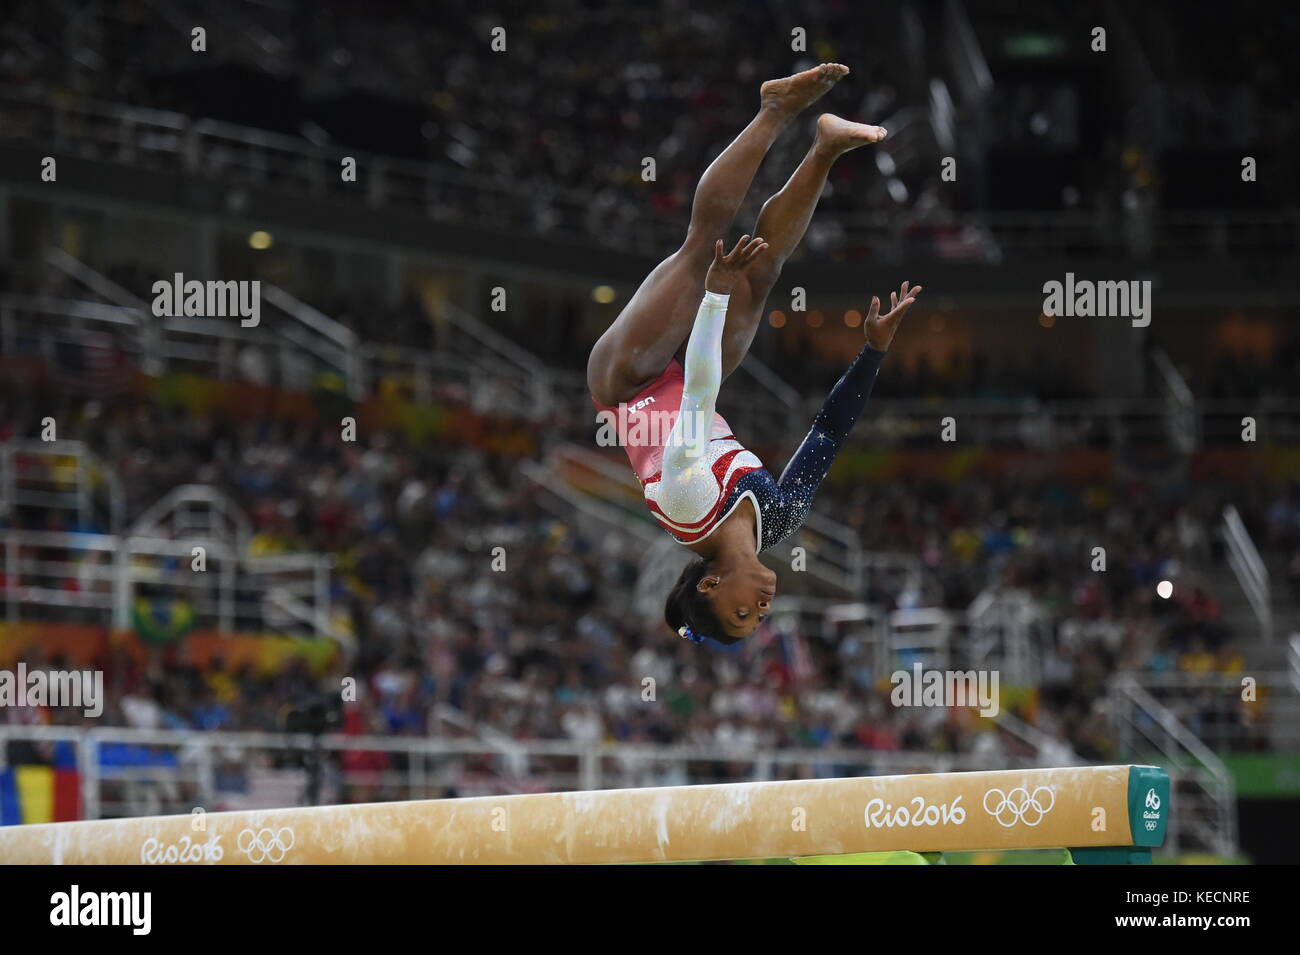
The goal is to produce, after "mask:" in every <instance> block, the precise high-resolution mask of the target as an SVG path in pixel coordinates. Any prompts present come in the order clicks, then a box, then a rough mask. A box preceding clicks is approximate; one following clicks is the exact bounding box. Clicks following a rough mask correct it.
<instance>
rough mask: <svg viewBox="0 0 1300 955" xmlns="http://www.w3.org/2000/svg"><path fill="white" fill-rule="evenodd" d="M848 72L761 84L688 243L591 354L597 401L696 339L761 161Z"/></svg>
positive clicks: (696, 207) (625, 392)
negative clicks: (723, 247) (717, 266)
mask: <svg viewBox="0 0 1300 955" xmlns="http://www.w3.org/2000/svg"><path fill="white" fill-rule="evenodd" d="M848 72H849V71H848V67H845V66H841V65H839V64H838V63H823V64H822V65H821V66H818V67H815V68H813V69H811V70H805V71H804V72H802V73H796V74H795V75H794V76H787V77H785V78H784V79H779V80H768V81H767V82H766V83H764V84H763V85H762V87H761V89H760V91H759V95H760V107H759V111H758V115H757V116H755V117H754V119H753V120H752V121H751V122H750V124H749V125H748V126H746V127H745V129H744V130H743V131H742V132H741V133H740V135H739V136H737V137H736V138H735V140H733V141H732V143H731V144H730V145H729V146H727V148H726V149H724V150H723V151H722V153H721V154H719V156H718V158H717V159H715V160H714V161H713V163H712V164H711V165H710V166H709V168H708V169H706V170H705V172H704V175H703V176H702V177H701V178H700V182H699V185H698V186H697V187H696V189H695V199H694V202H693V203H692V205H691V222H690V226H689V228H688V229H687V232H686V241H685V242H684V243H683V244H682V247H681V248H680V249H678V250H677V251H676V252H674V253H673V254H672V255H670V256H669V257H668V258H666V259H664V261H662V262H661V263H659V265H658V266H657V267H656V268H655V269H654V271H653V272H651V273H650V275H649V276H647V277H646V279H645V281H644V282H642V283H641V287H640V288H638V289H637V290H636V293H635V294H634V295H633V296H632V298H631V300H630V301H629V302H628V303H627V305H626V306H625V307H624V308H623V311H622V312H621V313H620V314H619V316H618V318H617V319H615V321H614V324H613V325H611V326H610V327H609V328H608V329H606V331H605V334H604V335H602V336H601V337H600V340H599V341H598V342H596V344H595V346H594V347H593V348H592V350H591V356H590V358H589V359H588V361H587V387H588V388H589V389H590V390H591V394H592V396H593V397H594V398H595V399H596V400H597V401H598V402H599V403H601V404H603V405H616V404H619V403H620V402H624V401H627V400H629V399H630V398H633V397H635V396H636V395H637V394H638V393H640V392H641V391H642V390H644V389H645V387H646V386H647V385H649V384H650V383H651V382H653V381H654V380H655V379H656V378H658V377H659V375H660V374H662V373H663V370H664V369H665V368H666V367H667V366H668V363H669V362H670V361H672V358H673V355H674V354H675V353H676V352H677V350H678V349H679V348H680V347H682V345H683V343H684V342H685V341H686V339H687V337H688V336H689V335H690V332H691V326H692V325H693V324H694V322H695V313H696V311H697V310H698V308H699V304H700V298H701V296H702V295H703V294H704V275H705V273H706V272H707V271H708V269H709V265H710V263H711V262H712V261H713V247H714V243H715V242H716V241H717V240H718V239H719V238H722V237H724V236H725V235H726V233H727V230H728V229H729V228H730V227H731V222H732V220H733V219H734V218H735V217H736V213H737V212H738V211H739V209H740V205H741V203H742V202H744V199H745V194H746V193H747V192H748V191H749V186H750V183H751V182H752V181H753V178H754V174H755V173H756V172H757V171H758V167H759V164H760V163H762V161H763V157H764V156H766V155H767V151H768V149H770V148H771V146H772V143H773V142H775V141H776V138H777V136H779V135H780V134H781V131H782V130H784V129H785V128H786V127H787V126H788V125H790V123H791V121H792V120H793V119H794V118H795V117H796V116H797V115H798V114H799V113H800V112H801V111H802V110H803V109H805V108H806V107H808V106H809V105H811V104H812V103H814V102H816V101H817V100H818V99H820V98H821V97H822V95H823V94H824V93H825V92H826V91H827V90H829V89H830V88H831V87H832V86H834V85H835V84H836V83H837V82H839V80H840V79H841V78H843V77H844V76H845V75H846V74H847V73H848Z"/></svg>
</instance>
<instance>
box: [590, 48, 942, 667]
mask: <svg viewBox="0 0 1300 955" xmlns="http://www.w3.org/2000/svg"><path fill="white" fill-rule="evenodd" d="M848 72H849V71H848V68H847V67H845V66H841V65H840V64H838V63H823V64H822V65H820V66H818V67H815V68H814V69H811V70H806V71H804V72H802V73H797V74H795V75H794V76H788V77H785V78H784V79H779V80H769V81H768V82H766V83H764V84H763V85H762V87H761V89H760V106H759V111H758V115H757V116H755V117H754V119H753V120H752V121H751V122H750V124H749V125H748V126H746V127H745V129H744V130H743V131H742V132H741V133H740V135H739V136H737V137H736V138H735V140H733V141H732V143H731V144H730V145H729V146H728V147H727V148H726V149H724V150H723V151H722V153H721V154H720V155H719V156H718V158H717V159H715V160H714V161H713V163H712V164H711V165H710V166H709V168H708V169H706V170H705V172H704V175H703V176H702V177H701V178H700V182H699V185H698V186H697V187H696V190H695V199H694V202H693V203H692V206H691V221H690V226H689V227H688V229H687V232H686V241H685V242H684V243H683V244H682V247H681V248H680V249H678V250H677V251H676V252H674V253H673V254H672V255H670V256H669V257H668V258H666V259H665V260H664V261H663V262H661V263H660V264H659V265H658V266H657V267H656V268H655V269H654V271H652V272H651V273H650V275H649V276H647V278H646V279H645V281H644V282H642V283H641V287H640V288H638V289H637V291H636V294H634V295H633V296H632V298H631V300H630V301H629V302H628V303H627V306H626V307H625V308H624V309H623V311H622V312H621V313H620V314H619V316H618V318H617V319H616V320H615V321H614V323H613V324H612V325H611V326H610V327H609V328H608V329H606V331H605V333H604V334H603V335H602V336H601V338H600V340H599V341H597V342H596V344H595V346H593V348H592V350H591V356H590V358H589V360H588V363H587V386H588V388H589V389H590V391H591V395H592V401H593V403H594V404H595V405H596V407H597V408H598V409H599V410H600V411H601V412H602V413H607V414H609V415H613V416H614V419H613V420H616V421H617V422H618V431H619V435H618V436H619V440H620V443H622V444H623V445H624V447H625V449H626V450H627V455H628V458H629V459H630V461H631V463H632V468H633V470H634V471H635V472H636V474H637V477H638V478H639V479H640V481H641V484H642V487H643V490H644V494H645V501H646V505H647V506H648V507H649V509H650V512H651V514H652V515H653V516H654V518H655V519H656V520H657V521H658V522H659V524H660V525H661V526H662V527H663V528H664V530H666V531H668V533H669V534H671V535H672V537H673V538H674V539H675V540H677V541H678V543H681V544H684V545H685V546H686V547H689V548H690V549H691V550H692V551H694V552H695V554H696V555H697V556H698V559H697V560H694V561H692V562H691V563H690V564H688V565H687V566H686V568H685V569H684V570H683V571H682V573H681V576H680V577H679V578H678V580H677V583H676V584H674V585H673V589H672V592H671V593H670V594H669V596H668V600H667V603H666V605H665V608H664V617H665V620H666V621H667V623H668V625H669V627H671V628H672V629H674V630H676V631H677V633H678V634H679V635H680V636H682V637H685V638H686V639H688V640H691V641H693V642H695V643H703V642H704V641H705V640H706V639H711V640H714V641H716V642H718V643H722V644H732V643H735V642H737V641H738V640H740V639H743V638H744V637H747V636H749V635H750V634H752V633H753V632H754V631H755V630H756V629H757V627H758V624H759V623H760V622H761V621H762V620H763V619H764V617H765V616H766V615H767V613H768V611H769V609H770V608H771V604H772V600H773V598H774V597H775V596H776V574H775V573H773V572H772V571H771V570H769V569H768V568H767V567H765V566H764V565H763V564H762V562H761V561H759V559H758V554H759V553H760V552H762V551H764V550H767V549H768V548H770V547H773V546H775V545H776V544H777V543H778V542H780V541H781V540H783V539H784V538H786V537H788V536H789V535H790V534H792V533H793V532H794V531H795V530H797V529H798V527H799V526H800V525H801V524H802V523H803V521H804V518H805V517H806V516H807V514H808V511H809V509H810V508H811V506H812V499H813V494H814V493H815V492H816V490H817V488H818V486H819V485H820V484H821V481H822V478H824V477H825V476H826V473H827V471H828V470H829V469H830V466H831V462H832V461H833V460H834V458H835V455H836V453H837V452H838V451H839V448H840V445H841V443H842V442H843V441H844V438H845V437H846V436H847V435H848V433H849V431H850V429H851V428H852V427H853V424H854V422H855V421H856V420H857V418H858V415H859V414H860V413H861V411H862V408H863V406H864V405H865V404H866V401H867V397H868V395H869V394H870V392H871V386H872V383H873V382H874V381H875V378H876V372H877V371H878V370H879V367H880V362H881V359H883V358H884V356H885V351H886V349H888V347H889V343H890V342H891V341H892V340H893V337H894V332H895V330H896V329H897V328H898V324H899V322H900V321H901V320H902V318H903V315H904V314H905V313H906V312H907V310H908V308H909V307H910V306H911V305H912V302H913V301H914V300H915V298H916V295H917V294H918V293H919V292H920V291H921V288H920V286H916V287H914V288H912V287H909V285H908V283H906V282H904V283H903V285H902V287H901V288H900V289H899V290H898V291H897V292H892V293H890V311H889V312H888V313H886V314H884V315H882V314H880V299H879V298H874V297H873V298H872V300H871V307H870V309H869V311H868V314H867V317H866V320H865V322H864V323H863V328H864V330H865V332H866V339H867V340H866V344H865V345H864V346H863V347H862V350H861V351H860V352H859V353H858V356H857V358H855V359H854V360H853V363H852V364H851V365H850V366H849V368H848V370H847V371H845V373H844V376H843V377H842V378H840V380H839V382H838V383H837V384H836V385H835V387H834V388H832V389H831V392H830V395H829V396H828V397H827V399H826V402H825V404H823V405H822V408H821V411H819V412H818V414H817V417H816V418H815V419H814V421H813V425H812V430H810V431H809V432H808V436H807V437H806V438H804V440H803V443H802V444H801V445H800V446H799V450H798V451H796V452H795V454H794V456H793V457H792V458H791V459H790V462H789V464H788V465H787V466H786V469H785V471H784V472H783V473H782V475H781V478H780V480H779V481H778V480H774V479H773V478H772V475H771V474H769V473H768V471H767V470H766V469H764V467H763V464H762V462H761V461H759V459H758V458H757V456H755V455H754V454H753V453H751V452H750V451H747V450H746V449H745V448H744V446H742V445H741V444H740V442H738V441H737V440H736V439H735V437H734V436H733V435H732V433H731V429H730V427H729V426H728V425H727V422H726V421H725V420H723V418H722V416H721V415H719V414H718V413H717V412H716V411H715V410H714V405H715V402H716V400H717V396H718V388H719V387H720V386H721V384H722V381H723V379H725V378H726V377H727V376H728V375H730V374H731V373H732V372H733V371H735V369H736V367H737V366H738V365H739V364H740V363H741V362H742V361H743V360H744V358H745V354H746V353H747V352H748V351H749V346H750V343H751V342H752V341H753V340H754V333H755V331H756V330H757V328H758V323H759V321H760V320H761V318H762V315H763V311H764V306H765V302H766V300H767V296H768V294H769V293H770V292H771V290H772V288H773V286H774V285H775V284H776V280H777V278H778V276H779V275H780V274H781V267H782V265H783V264H784V263H785V261H786V259H787V258H788V257H789V256H790V254H791V253H792V252H793V251H794V249H795V247H796V246H797V245H798V244H799V242H800V240H801V239H802V238H803V235H804V232H805V231H806V230H807V228H808V222H809V220H810V219H811V218H812V213H813V209H814V207H815V206H816V205H817V199H818V197H819V196H820V195H821V192H822V188H823V186H824V185H825V183H826V176H827V174H828V173H829V172H830V168H831V166H832V165H833V164H834V162H835V160H836V159H838V158H839V157H840V156H841V155H842V154H843V153H846V152H848V151H849V150H851V149H856V148H857V147H859V146H865V145H867V144H869V143H876V142H879V141H880V140H882V139H883V138H884V137H885V130H883V129H881V128H880V127H878V126H868V125H866V124H863V123H853V122H849V121H847V120H844V119H841V118H839V117H838V116H833V115H831V114H830V113H823V114H822V115H821V116H820V117H818V119H817V134H816V137H815V139H814V141H813V144H812V147H811V148H810V149H809V150H808V154H807V155H806V156H805V157H804V159H803V161H802V162H801V163H800V164H799V168H798V169H796V170H795V172H794V174H793V175H792V176H791V177H790V179H789V181H788V182H786V184H785V186H783V187H782V189H781V190H780V191H779V192H778V193H776V195H774V196H772V197H771V198H770V199H768V200H767V202H766V204H764V206H763V209H762V212H761V213H760V214H759V217H758V222H757V224H756V225H755V227H754V238H753V239H751V238H750V237H749V236H748V235H746V236H744V237H742V238H741V239H740V241H739V242H738V243H737V244H736V246H735V248H734V249H732V250H731V252H730V253H726V254H724V247H723V244H722V241H721V239H719V238H718V237H719V236H722V235H726V233H727V232H728V230H729V229H730V227H731V223H732V220H733V219H734V218H735V216H736V214H737V212H738V211H739V209H740V205H741V203H742V202H743V201H744V198H745V194H746V193H747V192H748V191H749V186H750V183H751V181H752V180H753V178H754V174H755V173H756V172H757V171H758V167H759V164H760V163H761V162H762V161H763V157H764V156H765V155H766V154H767V151H768V149H769V148H771V146H772V143H773V142H775V140H776V138H777V136H779V135H780V134H781V132H782V131H783V130H784V129H785V128H786V127H787V126H788V125H790V123H791V122H792V121H793V120H794V118H795V117H796V116H798V115H799V113H800V112H802V111H803V110H804V109H806V108H807V107H808V106H810V105H812V104H813V103H814V102H816V101H817V100H818V99H820V98H821V97H822V95H823V94H825V93H826V91H827V90H829V89H830V88H831V87H832V86H834V85H835V84H836V83H837V82H839V81H840V80H841V79H842V78H843V77H844V76H846V75H847V74H848ZM701 297H702V299H703V300H702V301H701ZM688 337H689V340H688ZM683 343H684V344H683ZM618 406H621V411H622V413H621V414H620V413H619V411H620V408H619V407H618ZM673 409H675V410H673ZM666 411H667V412H670V413H671V415H672V416H673V417H671V418H670V419H669V420H670V421H671V425H670V427H669V428H668V429H664V428H661V427H656V426H655V425H656V424H657V423H658V422H654V421H652V422H651V426H650V427H649V428H646V427H644V424H645V422H644V421H643V422H640V425H639V424H638V420H637V419H638V416H645V417H647V418H651V417H652V416H654V415H660V416H662V415H663V414H664V413H665V412H666ZM605 420H610V419H609V418H608V417H606V419H605ZM660 421H662V418H660ZM665 430H667V433H666V435H665V434H664V431H665ZM638 431H639V433H641V434H648V435H651V436H652V440H649V441H644V442H633V441H629V440H628V436H629V435H630V434H633V433H636V432H638Z"/></svg>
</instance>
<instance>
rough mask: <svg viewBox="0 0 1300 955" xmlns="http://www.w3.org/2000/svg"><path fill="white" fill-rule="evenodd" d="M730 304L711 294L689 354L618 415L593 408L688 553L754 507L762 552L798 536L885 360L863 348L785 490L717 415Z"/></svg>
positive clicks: (797, 457) (789, 469)
mask: <svg viewBox="0 0 1300 955" xmlns="http://www.w3.org/2000/svg"><path fill="white" fill-rule="evenodd" d="M726 307H727V296H725V295H717V294H715V293H712V292H706V293H705V296H704V302H703V303H702V304H701V306H700V311H699V314H698V315H697V317H696V320H695V326H694V328H693V329H692V330H691V337H690V340H689V341H688V343H687V347H686V367H685V368H683V367H682V365H680V364H679V363H678V362H677V361H673V362H671V363H670V364H669V365H668V367H667V368H665V369H664V371H663V374H661V375H660V376H659V377H658V378H657V379H655V381H654V382H653V383H651V384H650V386H649V387H647V388H646V389H644V390H643V391H642V392H641V393H640V394H638V395H637V396H636V397H635V398H633V399H632V400H631V401H629V402H627V403H626V404H623V405H620V406H618V407H610V406H607V405H601V404H599V403H598V402H596V401H595V399H593V400H592V402H593V404H595V405H596V407H597V409H598V410H599V412H600V415H599V418H598V420H599V421H600V422H601V426H602V428H612V429H613V430H614V431H615V432H616V434H617V440H618V443H619V444H621V445H622V446H623V448H624V449H625V450H626V451H627V456H628V460H629V461H630V462H631V464H632V469H633V470H634V471H635V472H636V475H637V478H638V479H639V480H640V482H641V487H642V491H643V494H644V496H645V502H646V506H647V507H648V508H649V509H650V514H651V515H652V516H653V517H654V519H655V520H656V521H657V522H658V523H659V525H660V526H661V527H662V528H663V529H664V530H666V531H667V532H668V533H669V534H671V535H672V536H673V538H674V539H675V540H677V541H678V542H679V543H682V544H693V543H696V542H698V541H702V540H704V539H705V538H707V537H708V536H709V535H710V534H711V533H713V531H714V530H715V529H716V528H717V527H718V525H720V524H721V523H722V522H723V521H724V520H726V519H727V517H728V516H730V514H731V513H732V512H733V511H734V510H735V509H736V507H737V506H738V505H739V504H740V502H741V501H742V500H744V499H745V498H747V497H748V498H750V499H751V501H752V502H753V505H754V512H755V513H756V514H757V515H758V521H757V528H756V534H755V537H756V540H755V549H756V550H757V551H764V550H767V549H768V548H770V547H773V546H775V545H776V544H778V543H779V542H780V541H782V540H784V539H785V538H786V537H788V536H790V535H791V534H793V533H794V532H795V531H796V530H798V528H799V526H800V525H801V524H803V522H804V519H805V518H806V517H807V516H808V512H809V511H810V510H811V508H812V501H813V495H814V494H815V493H816V491H817V488H818V486H820V484H821V482H822V479H823V478H824V477H825V476H826V473H827V472H828V471H829V470H830V466H831V463H832V462H833V461H834V460H835V455H836V453H837V452H838V451H839V448H840V445H841V444H842V443H843V441H844V439H845V438H846V437H847V436H848V433H849V431H850V430H851V429H852V427H853V424H854V422H856V421H857V418H858V415H859V414H860V413H861V412H862V409H863V407H864V406H865V405H866V401H867V398H868V396H869V395H870V394H871V386H872V384H873V383H874V382H875V379H876V373H877V372H878V371H879V369H880V362H881V359H883V358H884V356H885V353H884V352H881V351H877V350H876V349H874V348H872V347H871V346H869V345H864V346H863V348H862V351H860V352H859V353H858V356H857V358H855V359H854V360H853V363H852V364H851V365H850V366H849V368H848V370H847V371H846V372H845V373H844V375H843V377H841V378H840V380H839V382H838V383H836V385H835V387H834V388H832V389H831V393H830V395H829V396H828V397H827V399H826V402H825V403H824V404H823V405H822V408H821V410H820V411H819V412H818V413H817V417H816V418H815V419H814V421H813V426H812V429H811V430H810V431H809V432H808V436H807V437H805V438H804V440H803V443H802V444H801V445H800V446H799V450H798V451H796V452H795V453H794V455H793V456H792V457H791V458H790V462H789V464H787V465H786V468H785V471H783V472H782V474H781V478H780V480H779V481H778V480H775V479H773V477H772V475H771V473H770V472H768V470H767V469H766V468H764V467H763V462H762V461H760V460H759V459H758V457H757V455H755V454H754V453H753V452H751V451H748V450H746V448H745V447H744V445H742V444H741V443H740V442H739V441H737V440H736V437H735V435H733V434H732V432H731V428H730V426H728V424H727V422H726V420H725V419H724V418H723V417H722V415H720V414H718V413H717V411H716V410H715V407H714V406H715V403H716V400H717V394H718V388H719V386H720V385H721V378H722V347H721V343H722V329H723V326H724V322H725V317H726Z"/></svg>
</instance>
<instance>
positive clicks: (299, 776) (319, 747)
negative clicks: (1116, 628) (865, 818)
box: [0, 724, 1041, 819]
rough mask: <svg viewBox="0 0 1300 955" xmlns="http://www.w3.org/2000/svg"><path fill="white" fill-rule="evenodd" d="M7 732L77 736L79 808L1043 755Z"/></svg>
mask: <svg viewBox="0 0 1300 955" xmlns="http://www.w3.org/2000/svg"><path fill="white" fill-rule="evenodd" d="M18 741H22V742H30V743H35V744H38V745H41V744H43V745H45V746H48V745H49V744H53V743H56V742H62V743H66V744H71V745H72V746H73V747H75V751H76V752H75V762H76V766H77V768H78V770H79V772H80V786H81V805H82V817H83V818H87V819H99V818H115V817H122V816H131V815H141V814H145V813H161V814H168V813H189V812H190V811H191V810H192V809H194V808H196V807H197V808H202V809H204V810H205V811H221V810H226V809H248V808H278V807H284V806H293V805H303V804H310V803H315V802H322V803H335V802H347V801H350V800H353V799H356V798H357V797H360V796H364V797H367V798H370V799H378V800H396V799H419V798H429V797H435V796H443V795H447V794H449V793H454V794H456V795H462V796H471V795H489V794H491V795H497V794H506V793H520V792H540V791H557V790H577V789H581V790H594V789H609V788H624V787H640V786H653V785H684V784H692V783H716V782H734V781H740V780H777V779H793V778H808V777H819V776H849V775H877V774H892V773H917V772H960V771H965V770H990V769H1008V768H1018V767H1026V768H1028V767H1032V766H1036V765H1041V764H1039V763H1038V762H1037V761H1036V760H1034V759H1032V758H1026V757H1018V756H1010V757H1009V756H1005V755H1002V754H987V755H982V756H980V755H974V754H936V753H929V752H895V751H871V750H862V749H845V748H826V749H775V750H774V749H763V748H750V747H745V746H739V745H737V746H722V745H713V746H708V745H700V746H696V745H675V746H657V745H648V744H644V745H643V744H610V743H600V742H576V741H568V740H563V741H551V740H513V739H494V740H484V739H464V738H457V739H449V738H436V737H435V738H430V737H410V736H351V735H342V734H337V733H330V734H324V735H321V736H312V735H309V734H306V733H259V732H225V731H208V732H200V731H174V730H140V729H127V728H117V727H107V726H105V727H95V728H85V727H56V726H46V727H34V726H20V725H6V724H0V758H3V754H4V752H5V751H6V749H7V747H6V746H5V745H3V744H7V743H13V742H18ZM358 757H359V758H358Z"/></svg>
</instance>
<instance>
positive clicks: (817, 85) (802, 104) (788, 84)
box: [758, 63, 849, 116]
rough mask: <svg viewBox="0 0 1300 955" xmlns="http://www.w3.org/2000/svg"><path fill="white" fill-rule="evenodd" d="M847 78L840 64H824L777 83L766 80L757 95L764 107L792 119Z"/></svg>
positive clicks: (847, 69)
mask: <svg viewBox="0 0 1300 955" xmlns="http://www.w3.org/2000/svg"><path fill="white" fill-rule="evenodd" d="M848 75H849V68H848V67H847V66H844V65H843V64H842V63H823V64H821V66H814V67H813V68H812V69H811V70H804V71H803V72H802V73H796V74H794V75H793V76H786V77H783V78H782V79H779V80H768V81H767V82H766V83H764V84H763V85H762V86H761V87H759V90H758V93H759V97H760V99H761V100H762V104H763V108H765V109H774V110H777V111H778V112H781V113H785V114H787V115H789V116H794V115H796V114H798V113H799V112H801V111H803V110H805V109H807V108H808V107H809V106H811V105H812V104H813V103H815V102H817V101H818V100H819V99H821V98H822V97H823V96H825V95H826V91H827V90H829V89H830V88H831V87H832V86H834V85H835V84H836V83H838V82H839V81H840V80H842V79H844V77H846V76H848Z"/></svg>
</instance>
